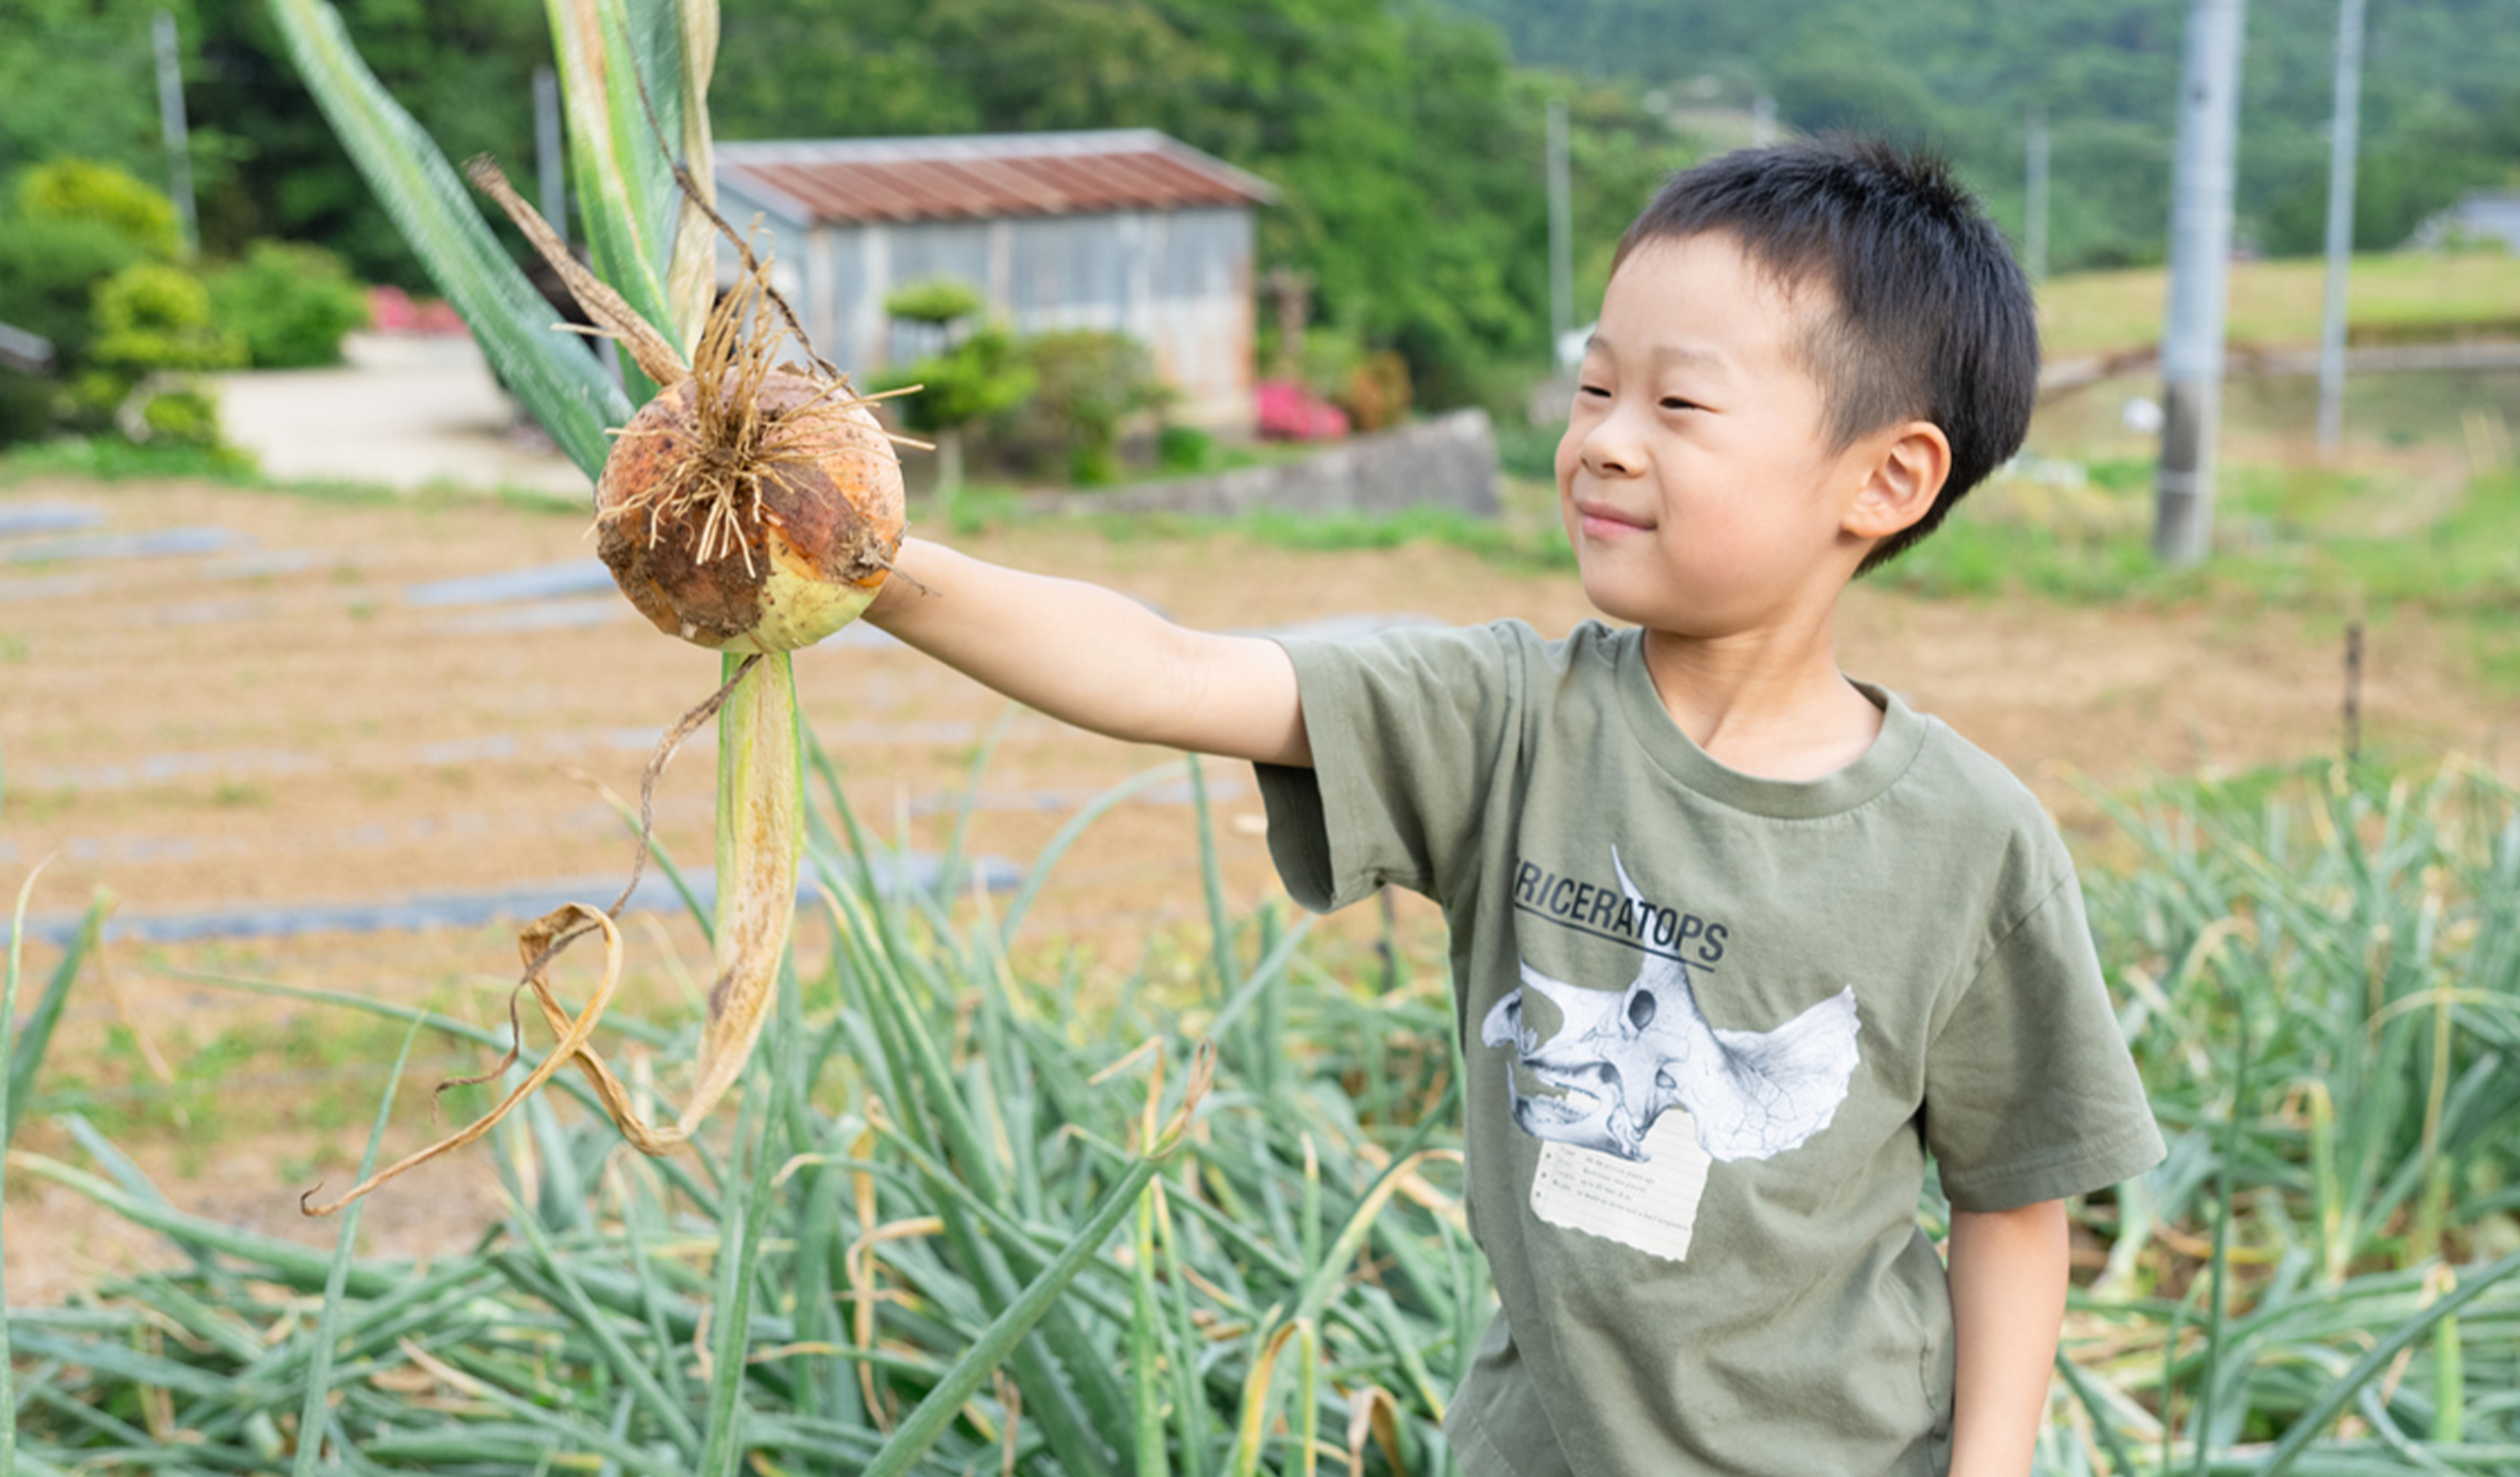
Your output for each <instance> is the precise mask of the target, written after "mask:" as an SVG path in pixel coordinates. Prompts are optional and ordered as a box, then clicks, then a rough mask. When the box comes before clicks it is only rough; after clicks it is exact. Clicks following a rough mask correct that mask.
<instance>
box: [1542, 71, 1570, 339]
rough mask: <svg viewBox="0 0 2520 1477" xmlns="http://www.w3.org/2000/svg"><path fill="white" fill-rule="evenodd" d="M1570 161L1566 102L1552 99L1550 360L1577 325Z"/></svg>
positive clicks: (1549, 108)
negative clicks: (1567, 142)
mask: <svg viewBox="0 0 2520 1477" xmlns="http://www.w3.org/2000/svg"><path fill="white" fill-rule="evenodd" d="M1572 173H1573V171H1572V169H1570V168H1569V166H1568V164H1567V161H1566V102H1565V99H1563V98H1558V97H1552V98H1550V99H1549V102H1548V359H1549V363H1550V364H1551V365H1552V366H1553V365H1555V364H1556V362H1557V358H1558V345H1559V344H1560V343H1562V342H1563V341H1564V340H1565V338H1566V336H1567V334H1569V333H1571V332H1573V331H1574V328H1575V225H1574V217H1575V208H1574V204H1573V202H1572V200H1571V198H1570V197H1571V196H1572V195H1573V193H1574V191H1573V185H1572V183H1571V175H1572Z"/></svg>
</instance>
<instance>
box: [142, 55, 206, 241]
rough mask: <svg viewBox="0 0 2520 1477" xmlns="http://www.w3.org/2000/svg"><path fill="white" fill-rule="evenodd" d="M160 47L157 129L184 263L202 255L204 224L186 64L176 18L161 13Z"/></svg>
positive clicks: (167, 190) (167, 187) (167, 189)
mask: <svg viewBox="0 0 2520 1477" xmlns="http://www.w3.org/2000/svg"><path fill="white" fill-rule="evenodd" d="M151 31H152V32H153V33H154V35H155V37H156V41H157V47H158V131H159V132H160V133H161V134H162V135H164V137H165V140H166V193H167V194H168V195H170V196H172V197H174V201H175V227H176V230H177V231H178V232H179V233H180V236H181V239H182V243H183V251H184V260H185V261H191V260H192V259H193V258H194V257H196V256H199V255H200V254H201V223H200V221H199V220H198V219H197V218H196V216H195V215H194V212H193V149H192V135H191V133H190V131H189V130H188V129H186V128H185V126H184V63H183V54H182V52H181V51H179V50H178V49H177V48H176V45H175V17H174V14H173V13H172V12H171V11H162V10H161V11H159V12H158V18H157V21H156V23H155V24H154V25H153V26H152V27H151Z"/></svg>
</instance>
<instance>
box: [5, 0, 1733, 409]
mask: <svg viewBox="0 0 2520 1477" xmlns="http://www.w3.org/2000/svg"><path fill="white" fill-rule="evenodd" d="M157 8H158V0H95V3H73V0H0V97H5V98H7V99H9V100H8V103H7V105H6V106H0V176H5V175H6V174H7V173H8V172H9V171H10V170H12V169H14V168H16V167H19V166H22V165H24V164H27V163H32V162H34V161H39V160H42V159H45V158H48V157H57V156H58V155H60V154H64V153H75V154H80V155H83V156H86V157H91V158H98V159H103V160H106V161H114V162H119V163H122V164H124V165H125V166H126V167H129V168H131V169H132V170H133V171H134V172H135V173H138V174H140V175H141V176H142V177H144V178H150V179H158V180H163V179H164V178H165V165H164V161H163V158H162V155H161V153H160V151H159V149H158V142H157V140H158V129H157V108H156V95H155V92H154V90H153V87H154V84H153V76H152V72H151V63H150V54H149V18H150V15H151V13H152V12H153V11H154V10H156V9H157ZM172 8H173V10H174V11H175V12H176V14H177V15H178V17H179V19H180V20H181V22H182V24H183V32H184V35H185V38H186V40H185V49H186V52H187V57H186V62H185V76H186V81H187V92H188V101H189V105H190V110H191V114H192V123H193V129H194V135H193V137H194V141H195V145H196V153H197V156H198V157H197V160H196V175H197V178H198V179H199V181H200V185H201V190H202V229H203V237H204V242H205V245H206V248H207V249H208V250H210V251H211V252H212V253H214V254H216V253H219V252H221V251H233V250H235V249H237V248H238V247H239V246H240V245H241V243H242V242H244V241H245V240H248V239H250V238H252V237H255V236H259V235H273V234H277V235H285V236H290V237H295V238H300V239H312V240H317V241H320V242H323V243H324V244H327V245H330V246H332V247H334V248H335V249H337V250H340V251H343V252H344V253H346V254H347V256H348V257H349V258H350V260H351V262H352V264H353V266H354V267H355V268H356V269H357V270H358V271H360V272H361V273H363V274H365V275H367V276H369V277H372V278H381V279H387V280H399V281H403V282H405V283H406V284H407V285H410V286H414V287H417V286H423V285H424V284H422V283H421V282H420V281H419V279H418V276H417V271H416V268H415V266H414V265H413V264H412V262H411V261H410V257H409V256H408V254H407V253H405V251H404V250H403V248H402V246H401V243H400V242H399V241H398V240H397V239H396V238H395V236H394V233H393V230H392V228H391V226H390V225H388V224H387V222H386V221H385V218H384V215H383V213H382V212H381V211H380V210H378V209H377V208H376V206H375V205H374V204H373V202H371V201H370V200H368V199H367V195H366V189H365V186H364V185H363V184H362V182H361V181H360V180H359V179H358V177H357V175H356V174H355V173H354V172H353V171H352V170H351V169H350V167H349V165H348V163H347V160H346V159H345V158H344V157H343V156H342V154H341V152H340V150H339V149H338V147H337V146H335V145H334V143H333V142H332V140H331V138H330V136H329V134H328V132H327V131H326V129H325V126H324V123H323V120H322V118H321V117H320V116H319V115H318V114H317V113H316V111H315V109H314V106H313V103H312V101H311V100H310V99H309V98H308V97H307V96H306V94H305V92H304V90H303V89H302V88H301V87H300V86H299V85H298V83H297V81H296V79H295V78H294V76H293V75H291V73H290V71H289V69H288V66H287V64H286V62H285V60H284V57H283V54H282V51H281V48H280V45H279V42H278V39H277V37H276V35H275V34H274V32H273V31H272V28H271V23H270V20H269V18H268V15H267V13H266V10H265V7H264V5H263V4H262V3H261V0H192V3H190V4H185V3H180V0H179V3H176V4H174V5H173V6H172ZM341 9H342V12H343V15H344V18H345V21H346V22H347V25H348V28H349V30H350V32H351V34H352V36H353V37H354V38H355V39H356V41H357V43H358V45H359V47H360V49H361V51H362V52H363V53H364V55H365V56H366V57H367V59H368V61H369V63H370V64H371V65H372V66H373V67H374V68H375V70H376V71H377V73H378V75H379V76H380V77H381V78H382V79H383V80H384V81H385V83H386V84H387V86H388V87H390V88H391V89H392V90H393V91H394V93H395V95H396V96H398V97H400V98H401V99H403V101H404V102H405V103H406V105H408V106H409V107H410V108H411V110H412V111H413V112H414V113H415V114H417V115H418V117H419V118H420V120H421V122H422V123H423V124H424V125H426V126H427V128H428V129H429V131H430V132H431V133H432V134H433V135H434V136H435V137H436V138H437V139H438V140H439V141H440V142H441V143H442V144H443V145H444V147H445V148H446V151H447V152H448V153H449V154H450V155H451V156H454V157H456V158H458V159H461V158H462V157H464V156H465V155H466V154H468V153H471V152H473V151H476V150H484V149H486V150H491V151H494V152H496V153H498V154H499V155H500V156H501V157H502V158H504V159H506V160H509V161H513V162H516V163H521V164H524V165H525V166H526V167H528V168H530V161H531V159H532V151H533V127H532V118H531V110H532V102H531V98H532V92H531V76H532V72H533V69H534V68H535V67H536V65H537V64H539V63H540V62H542V61H544V60H546V59H547V57H548V55H549V40H548V37H547V34H546V33H545V32H543V30H542V26H541V19H540V12H541V7H540V6H538V5H536V4H533V3H531V0H430V3H428V4H426V5H419V4H415V3H411V0H341ZM723 12H724V30H725V40H724V49H723V52H722V54H721V56H720V60H719V65H718V80H717V85H716V88H715V91H714V94H713V99H712V100H713V104H714V111H715V115H716V120H717V126H718V131H719V136H720V137H721V138H725V139H758V138H796V137H829V136H849V135H856V136H880V135H894V134H932V133H961V132H982V131H995V130H1009V129H1071V128H1112V127H1133V126H1145V127H1154V128H1160V129H1164V130H1166V132H1169V133H1171V134H1173V135H1175V136H1176V137H1179V138H1181V139H1184V140H1186V141H1188V142H1190V143H1192V144H1194V145H1197V146H1198V147H1200V148H1203V149H1206V150H1209V151H1211V152H1213V153H1215V154H1218V155H1220V156H1222V157H1224V158H1226V159H1228V160H1229V161H1232V162H1234V163H1236V164H1239V165H1241V166H1243V167H1245V168H1248V169H1251V170H1253V171H1254V172H1256V173H1258V174H1260V175H1261V176H1263V177H1264V178H1267V179H1269V180H1270V181H1271V182H1273V183H1274V184H1276V185H1277V186H1278V187H1279V189H1280V191H1281V195H1282V200H1281V203H1280V205H1278V206H1277V207H1275V208H1273V209H1271V210H1268V211H1266V212H1263V214H1262V218H1261V226H1260V228H1261V257H1262V263H1263V265H1264V267H1266V266H1277V265H1288V266H1292V267H1294V268H1297V269H1299V270H1301V271H1303V272H1305V273H1308V274H1309V275H1310V276H1311V278H1312V279H1313V281H1314V285H1315V286H1314V292H1313V303H1314V311H1315V316H1316V318H1317V319H1318V320H1319V323H1320V332H1319V333H1318V334H1317V335H1316V337H1317V338H1319V339H1322V340H1324V341H1327V342H1330V343H1333V344H1337V343H1346V344H1351V345H1355V346H1361V347H1370V348H1391V349H1397V350H1399V351H1400V352H1401V353H1403V354H1404V355H1405V356H1406V357H1407V359H1408V361H1409V363H1410V366H1411V369H1412V371H1413V374H1414V375H1415V377H1416V380H1417V388H1418V400H1419V403H1421V404H1430V405H1441V404H1446V403H1459V402H1462V401H1465V400H1472V399H1489V400H1497V401H1506V400H1510V399H1511V398H1512V391H1511V389H1510V385H1511V383H1512V376H1511V375H1510V374H1508V373H1506V372H1504V368H1505V366H1507V365H1510V364H1515V363H1525V364H1527V363H1530V362H1532V361H1535V360H1537V359H1539V358H1540V357H1541V356H1542V355H1543V354H1544V353H1545V344H1546V329H1547V325H1546V314H1547V301H1548V290H1547V282H1546V262H1547V250H1546V232H1547V212H1546V207H1545V203H1544V195H1543V180H1544V164H1543V147H1544V145H1543V140H1544V116H1545V112H1544V109H1545V102H1546V99H1547V97H1548V96H1568V97H1570V99H1571V100H1572V102H1573V111H1574V114H1575V117H1576V120H1577V128H1576V139H1575V153H1576V160H1577V167H1576V174H1577V178H1578V181H1579V187H1578V198H1577V205H1576V208H1577V216H1578V220H1579V223H1583V224H1585V225H1589V227H1590V228H1589V229H1588V230H1586V232H1585V235H1586V243H1587V250H1586V251H1585V252H1584V254H1583V257H1582V260H1581V261H1580V263H1579V277H1580V278H1582V279H1586V280H1589V281H1590V282H1591V283H1592V285H1593V286H1592V289H1591V291H1592V293H1593V294H1595V295H1597V294H1598V291H1599V286H1598V284H1599V280H1600V279H1601V277H1602V276H1603V275H1604V273H1605V271H1606V266H1607V241H1608V237H1609V235H1610V234H1611V233H1613V232H1614V230H1615V226H1616V225H1617V223H1618V222H1621V221H1623V220H1624V219H1625V218H1626V216H1627V215H1628V214H1629V213H1630V212H1632V210H1633V209H1634V206H1635V203H1636V202H1637V201H1638V200H1640V199H1641V198H1642V197H1643V195H1644V194H1645V193H1646V192H1647V191H1648V190H1650V188H1651V187H1652V184H1653V181H1654V180H1655V179H1656V178H1658V177H1659V176H1660V175H1661V173H1662V172H1663V171H1665V170H1666V169H1669V168H1670V167H1671V166H1673V165H1674V164H1677V163H1681V162H1685V161H1686V158H1687V156H1686V154H1685V152H1684V151H1683V148H1682V146H1681V144H1680V142H1679V140H1678V139H1677V138H1676V137H1675V136H1674V135H1673V134H1672V132H1671V131H1670V129H1669V128H1668V127H1666V126H1665V125H1664V124H1663V123H1662V121H1661V120H1660V119H1659V118H1656V117H1654V116H1652V115H1650V114H1648V113H1647V112H1645V111H1644V110H1643V109H1642V108H1640V107H1639V106H1637V105H1636V103H1635V101H1634V97H1635V96H1636V92H1637V90H1635V89H1633V88H1629V87H1625V86H1623V85H1615V84H1607V83H1586V82H1582V81H1578V80H1575V79H1572V78H1571V77H1570V76H1568V75H1567V74H1564V73H1562V72H1559V73H1553V74H1540V73H1518V72H1517V71H1516V70H1515V69H1514V67H1513V65H1512V63H1511V61H1510V59H1509V57H1508V55H1507V53H1506V50H1505V45H1504V42H1503V39H1502V37H1501V36H1500V35H1499V34H1498V33H1497V32H1495V31H1494V29H1493V28H1491V27H1488V26H1487V25H1485V24H1484V23H1482V22H1479V21H1476V20H1469V19H1464V18H1461V17H1457V16H1454V15H1451V14H1449V13H1446V12H1442V11H1438V10H1435V9H1433V8H1430V7H1428V6H1426V5H1424V4H1422V3H1420V0H1349V3H1345V4H1341V5H1338V6H1328V5H1322V4H1318V3H1315V0H1163V3H1157V0H725V4H724V7H723ZM0 184H5V180H4V179H0ZM1264 321H1266V319H1265V315H1264Z"/></svg>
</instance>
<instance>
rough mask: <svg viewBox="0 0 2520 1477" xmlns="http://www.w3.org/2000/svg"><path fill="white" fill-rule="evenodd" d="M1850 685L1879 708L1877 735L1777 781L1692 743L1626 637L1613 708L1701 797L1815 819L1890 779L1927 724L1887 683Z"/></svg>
mask: <svg viewBox="0 0 2520 1477" xmlns="http://www.w3.org/2000/svg"><path fill="white" fill-rule="evenodd" d="M1848 680H1849V681H1852V682H1854V683H1855V687H1856V690H1857V691H1859V692H1860V693H1862V694H1863V695H1864V696H1865V697H1866V698H1868V699H1870V700H1871V702H1872V705H1873V706H1874V707H1876V708H1879V709H1880V710H1881V732H1880V733H1878V734H1876V735H1874V736H1873V738H1872V745H1871V747H1869V748H1866V749H1865V750H1864V751H1863V753H1862V755H1861V756H1860V757H1859V758H1858V759H1857V760H1856V761H1855V762H1854V763H1852V764H1850V765H1848V766H1846V767H1845V768H1844V769H1840V770H1837V771H1836V772H1834V773H1831V774H1825V775H1822V776H1821V777H1820V778H1818V779H1816V780H1775V779H1767V778H1764V777H1762V776H1759V775H1751V774H1743V773H1742V772H1741V771H1739V770H1737V769H1733V768H1732V767H1730V766H1728V765H1726V764H1725V763H1724V762H1723V761H1721V760H1719V759H1717V758H1715V757H1714V756H1713V755H1711V754H1709V753H1708V752H1707V751H1706V750H1705V749H1703V748H1700V747H1698V744H1697V740H1696V739H1694V738H1690V737H1689V736H1688V735H1687V734H1686V733H1684V732H1682V731H1681V729H1680V726H1679V725H1678V724H1676V723H1673V722H1672V721H1671V715H1670V713H1669V712H1667V711H1665V709H1664V707H1663V698H1662V694H1661V693H1659V692H1657V691H1656V690H1655V687H1654V676H1653V674H1651V673H1649V672H1647V671H1646V670H1645V642H1644V641H1643V640H1642V639H1641V638H1638V637H1635V636H1633V635H1631V637H1630V639H1628V640H1627V641H1624V642H1622V643H1620V648H1619V655H1618V695H1619V707H1620V708H1621V710H1622V711H1624V712H1625V713H1626V715H1627V721H1628V726H1629V727H1630V728H1631V729H1633V730H1634V731H1635V734H1636V740H1637V742H1638V743H1639V744H1640V745H1642V746H1643V748H1644V749H1645V752H1646V753H1647V754H1648V755H1650V756H1651V757H1652V758H1653V760H1654V762H1655V763H1656V764H1658V765H1660V766H1661V767H1662V768H1663V770H1664V771H1665V772H1666V773H1668V774H1670V776H1671V778H1673V779H1675V780H1677V781H1678V782H1679V783H1680V784H1682V785H1684V786H1686V787H1687V788H1689V789H1690V790H1693V791H1695V792H1697V793H1698V794H1700V795H1702V796H1705V797H1706V798H1707V799H1709V800H1712V801H1716V802H1719V803H1723V804H1727V805H1731V806H1732V807H1733V808H1734V809H1737V810H1746V811H1748V812H1750V813H1751V814H1753V815H1765V816H1769V817H1772V818H1774V819H1778V820H1814V819H1817V818H1819V817H1821V816H1824V815H1836V814H1839V813H1841V812H1843V811H1847V810H1852V809H1854V808H1856V807H1857V806H1859V805H1861V804H1864V803H1867V802H1869V801H1871V800H1872V799H1873V798H1874V797H1875V796H1878V795H1879V794H1881V792H1882V791H1884V790H1887V789H1889V788H1890V787H1891V785H1893V784H1895V783H1896V782H1897V781H1898V779H1899V777H1900V776H1901V775H1903V774H1905V773H1907V772H1908V767H1909V766H1910V765H1911V764H1914V763H1915V762H1916V758H1917V751H1918V750H1919V749H1921V748H1922V747H1923V746H1924V741H1925V736H1926V734H1927V732H1928V730H1929V728H1930V725H1929V724H1928V723H1927V722H1926V720H1925V718H1924V717H1923V715H1922V714H1920V713H1918V712H1917V711H1916V710H1915V709H1914V708H1911V707H1909V706H1908V705H1907V704H1906V703H1905V702H1902V701H1901V700H1900V698H1899V695H1898V694H1897V693H1895V692H1892V691H1890V690H1889V689H1888V688H1886V687H1881V686H1878V685H1875V684H1874V683H1871V682H1866V681H1862V680H1859V679H1858V678H1854V677H1850V678H1848Z"/></svg>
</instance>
